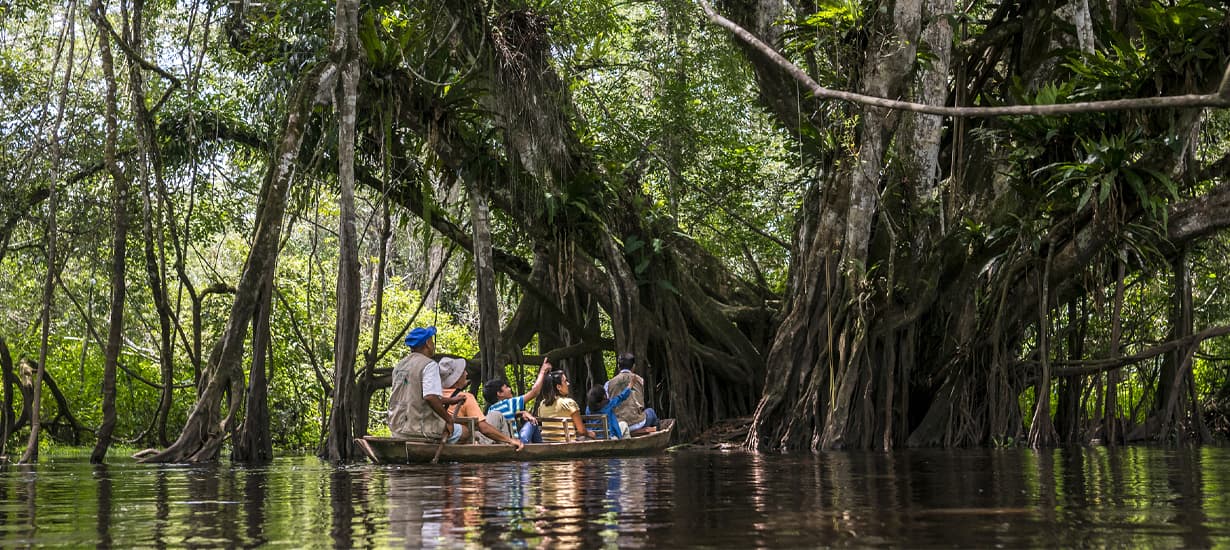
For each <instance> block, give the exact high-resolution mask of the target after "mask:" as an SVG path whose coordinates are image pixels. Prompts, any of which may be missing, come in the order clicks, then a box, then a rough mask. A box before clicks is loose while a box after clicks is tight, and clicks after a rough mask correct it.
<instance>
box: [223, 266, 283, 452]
mask: <svg viewBox="0 0 1230 550" xmlns="http://www.w3.org/2000/svg"><path fill="white" fill-rule="evenodd" d="M272 308H273V273H272V272H270V273H269V274H267V275H266V277H265V284H264V285H263V286H262V288H261V292H260V306H259V308H258V309H257V310H256V315H255V318H256V321H255V323H254V325H253V327H252V367H251V368H250V369H249V370H248V399H247V403H246V404H245V405H244V416H243V423H242V425H240V427H239V429H238V430H236V433H235V443H234V445H233V451H234V452H233V453H232V455H231V459H232V460H235V461H238V462H253V463H265V462H269V461H270V460H273V438H272V437H271V434H270V432H269V377H268V376H266V373H267V372H268V371H269V368H270V365H271V364H272V358H273V346H272V345H270V343H271V338H272V331H271V330H270V327H269V320H270V318H272V317H273V311H272Z"/></svg>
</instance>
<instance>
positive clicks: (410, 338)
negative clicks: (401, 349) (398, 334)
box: [406, 327, 436, 348]
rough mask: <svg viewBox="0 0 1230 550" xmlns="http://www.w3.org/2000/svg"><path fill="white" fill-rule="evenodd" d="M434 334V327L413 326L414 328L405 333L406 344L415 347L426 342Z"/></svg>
mask: <svg viewBox="0 0 1230 550" xmlns="http://www.w3.org/2000/svg"><path fill="white" fill-rule="evenodd" d="M435 335H436V327H426V328H423V327H415V328H414V330H412V331H410V334H407V335H406V345H407V346H410V347H411V348H417V347H419V346H421V345H423V344H425V343H427V340H430V339H431V337H432V336H435Z"/></svg>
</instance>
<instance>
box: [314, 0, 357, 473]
mask: <svg viewBox="0 0 1230 550" xmlns="http://www.w3.org/2000/svg"><path fill="white" fill-rule="evenodd" d="M336 10H337V11H336V22H335V32H334V45H333V49H334V55H335V56H337V58H338V59H339V62H338V69H339V72H340V73H341V79H340V82H339V83H338V92H339V93H338V94H337V95H336V96H335V104H336V106H337V107H336V110H337V114H338V117H337V118H338V128H337V141H338V155H337V158H338V177H337V180H338V186H339V187H340V188H341V192H340V193H339V196H338V207H339V210H340V214H339V219H338V223H339V224H340V225H341V227H340V228H339V229H338V233H339V242H338V249H339V250H338V267H337V329H336V332H335V334H334V344H333V353H334V371H333V408H332V410H331V411H330V414H329V432H328V436H327V440H326V442H325V449H324V452H323V453H322V455H323V456H322V457H323V458H326V459H328V460H332V461H341V460H348V459H349V458H350V456H351V449H352V447H353V446H354V445H353V443H352V442H351V439H352V437H351V422H352V419H351V416H352V414H353V407H354V403H355V401H356V399H355V395H354V387H355V383H354V376H355V364H356V361H357V359H358V350H359V309H360V307H361V306H362V302H363V296H362V294H361V290H360V288H359V243H358V238H357V237H356V235H355V227H354V221H355V210H354V185H355V176H354V172H355V170H354V168H355V166H354V163H355V156H354V149H355V105H356V104H357V103H358V95H359V88H358V86H359V69H360V65H359V46H358V44H359V30H358V29H359V22H358V21H359V2H358V0H338V1H337V7H336Z"/></svg>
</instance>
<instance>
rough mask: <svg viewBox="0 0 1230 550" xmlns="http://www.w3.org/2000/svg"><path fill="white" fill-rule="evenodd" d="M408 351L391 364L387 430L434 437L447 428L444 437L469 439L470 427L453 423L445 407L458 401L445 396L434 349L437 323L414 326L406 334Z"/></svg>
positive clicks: (394, 433)
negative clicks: (426, 325) (392, 365)
mask: <svg viewBox="0 0 1230 550" xmlns="http://www.w3.org/2000/svg"><path fill="white" fill-rule="evenodd" d="M406 345H407V346H410V355H407V356H406V357H404V358H403V359H402V360H401V361H399V362H398V363H397V366H396V367H393V393H392V394H391V395H389V431H391V432H392V433H393V436H394V437H404V438H412V437H413V438H424V439H435V438H438V437H440V436H441V435H442V434H444V433H445V432H446V430H447V433H448V436H447V441H448V442H449V443H456V442H458V441H461V440H463V439H468V438H469V436H470V434H469V433H468V432H469V430H468V429H466V427H465V426H464V425H462V424H455V423H453V417H452V415H450V414H449V413H448V409H447V407H448V406H449V405H452V404H453V403H459V402H461V399H460V398H457V399H454V398H445V397H444V388H443V384H441V380H440V364H439V363H437V362H436V361H435V360H434V359H432V356H433V355H434V354H435V353H436V327H416V328H415V329H414V330H411V331H410V333H409V334H407V335H406Z"/></svg>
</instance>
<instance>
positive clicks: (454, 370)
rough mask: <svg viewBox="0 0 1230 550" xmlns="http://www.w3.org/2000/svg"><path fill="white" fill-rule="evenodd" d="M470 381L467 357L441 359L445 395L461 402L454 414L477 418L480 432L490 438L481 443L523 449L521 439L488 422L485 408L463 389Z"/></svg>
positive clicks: (480, 440) (441, 380) (441, 377)
mask: <svg viewBox="0 0 1230 550" xmlns="http://www.w3.org/2000/svg"><path fill="white" fill-rule="evenodd" d="M469 381H470V376H469V374H467V373H466V360H465V359H462V358H460V357H445V358H443V359H440V383H441V384H442V385H443V386H444V390H443V393H444V397H445V398H448V399H450V400H452V402H454V403H457V402H459V403H460V405H458V406H457V410H456V412H454V413H453V416H454V417H456V418H474V419H477V423H476V424H475V426H476V427H477V428H478V431H479V432H480V433H482V434H483V435H484V436H486V437H487V438H488V441H483V440H482V439H479V442H480V443H486V442H492V441H499V442H502V443H507V444H509V445H512V446H513V447H516V448H517V450H518V451H519V450H521V448H522V447H523V446H524V445H522V443H521V440H520V439H515V438H512V437H508V436H507V435H505V434H503V433H501V432H500V430H497V429H496V428H495V427H494V426H492V425H490V424H488V423H487V419H486V418H485V417H484V415H483V410H482V408H480V407H479V406H478V400H477V399H475V398H474V395H473V394H471V393H470V392H464V391H461V388H464V387H465V386H466V383H468V382H469ZM458 400H460V401H458Z"/></svg>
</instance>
